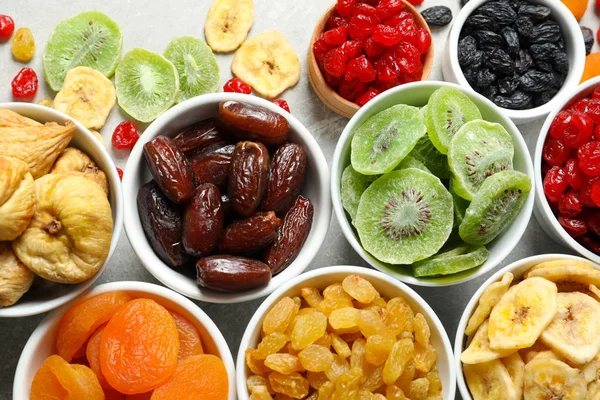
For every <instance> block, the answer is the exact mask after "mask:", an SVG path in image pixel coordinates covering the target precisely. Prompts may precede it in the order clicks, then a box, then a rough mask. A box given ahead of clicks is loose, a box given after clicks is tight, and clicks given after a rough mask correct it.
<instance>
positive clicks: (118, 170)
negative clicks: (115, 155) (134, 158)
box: [117, 167, 123, 180]
mask: <svg viewBox="0 0 600 400" xmlns="http://www.w3.org/2000/svg"><path fill="white" fill-rule="evenodd" d="M117 174H119V179H120V180H123V170H122V169H121V168H119V167H117Z"/></svg>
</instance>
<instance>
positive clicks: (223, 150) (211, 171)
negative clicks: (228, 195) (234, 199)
mask: <svg viewBox="0 0 600 400" xmlns="http://www.w3.org/2000/svg"><path fill="white" fill-rule="evenodd" d="M234 149H235V145H233V144H226V143H223V142H219V143H215V144H212V145H210V146H208V147H206V148H204V149H203V150H201V151H199V152H197V153H195V154H193V155H192V156H191V157H189V161H190V165H191V167H192V170H193V171H194V176H195V179H196V185H200V184H202V183H212V184H213V185H215V186H217V187H218V188H219V189H221V190H225V189H227V178H228V177H229V168H230V166H231V157H232V155H233V150H234Z"/></svg>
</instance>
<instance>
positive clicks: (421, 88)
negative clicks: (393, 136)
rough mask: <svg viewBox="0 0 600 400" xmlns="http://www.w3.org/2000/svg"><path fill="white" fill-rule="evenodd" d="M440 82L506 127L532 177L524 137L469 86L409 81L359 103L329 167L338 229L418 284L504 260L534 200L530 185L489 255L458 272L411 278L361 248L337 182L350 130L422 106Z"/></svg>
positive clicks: (517, 161)
mask: <svg viewBox="0 0 600 400" xmlns="http://www.w3.org/2000/svg"><path fill="white" fill-rule="evenodd" d="M442 86H451V87H455V88H457V89H459V90H461V91H463V92H464V93H465V94H467V95H468V96H469V97H470V98H471V100H473V102H474V103H475V104H476V105H477V107H479V109H480V111H481V114H482V117H483V118H484V119H486V120H488V121H490V122H497V123H499V124H501V125H502V126H504V128H506V130H507V131H508V133H509V134H510V135H511V136H512V138H513V142H514V146H515V155H514V159H513V163H514V169H515V170H517V171H521V172H523V173H525V174H526V175H527V176H529V177H530V178H531V179H532V180H533V166H532V163H531V158H530V156H529V151H528V150H527V145H526V144H525V141H524V140H523V137H522V136H521V134H520V132H519V130H518V129H517V127H516V126H515V125H514V124H513V123H512V122H511V121H510V119H508V118H507V117H505V116H504V115H503V114H502V113H501V112H500V111H499V110H498V108H497V107H496V106H494V105H493V104H492V103H491V102H490V101H489V100H487V99H485V98H484V97H483V96H481V95H478V94H477V93H475V92H473V91H472V90H468V89H464V88H460V87H458V86H457V85H454V84H450V83H444V82H417V83H411V84H407V85H404V86H401V87H398V88H395V89H391V90H390V91H388V92H385V93H384V94H382V95H380V96H378V97H376V98H375V99H374V100H373V101H371V102H370V103H369V104H368V105H367V106H366V107H363V109H361V110H360V112H359V113H357V114H356V115H355V116H354V117H353V118H352V120H350V123H348V125H347V126H346V128H345V129H344V132H343V133H342V136H341V138H340V140H339V142H338V145H337V147H336V150H335V155H334V161H333V167H332V169H333V171H332V179H333V180H332V182H333V183H332V194H333V199H334V200H333V204H334V208H335V212H336V215H337V217H338V221H339V222H340V225H341V226H342V231H343V232H344V235H345V236H346V239H348V241H349V242H350V244H351V245H352V247H353V248H354V249H355V250H356V251H357V252H358V254H359V255H360V256H361V257H362V258H363V259H365V260H366V261H367V262H368V263H369V264H371V265H372V266H373V267H375V268H377V269H379V270H381V271H383V272H385V273H387V274H389V275H391V276H393V277H395V278H397V279H400V280H401V281H404V282H407V283H411V284H417V285H422V286H444V285H453V284H457V283H461V282H465V281H467V280H470V279H473V278H475V277H477V276H480V275H482V274H484V273H486V272H487V271H489V270H491V269H492V268H494V267H495V266H497V265H498V264H499V263H500V262H502V260H504V258H506V256H508V254H509V253H510V252H511V250H512V249H513V248H514V247H515V246H516V245H517V243H518V242H519V240H520V238H521V236H522V235H523V233H524V232H525V229H526V228H527V224H528V222H529V219H530V217H531V212H532V209H533V203H534V193H533V192H534V188H533V187H532V192H531V193H530V194H529V196H528V198H527V201H526V202H525V205H524V206H523V208H522V209H521V210H520V211H519V214H518V215H517V216H516V217H515V219H514V221H513V223H512V224H511V225H509V226H508V227H507V228H506V229H505V230H504V231H503V232H502V233H501V234H500V235H499V236H498V237H497V238H496V239H495V240H494V241H493V242H491V243H490V244H488V245H487V246H486V247H487V248H488V249H489V251H490V257H489V258H488V260H487V261H486V262H485V263H484V264H483V265H482V266H480V267H478V268H475V269H472V270H468V271H464V272H461V273H458V274H454V275H448V276H442V277H438V278H415V277H414V276H413V275H412V268H411V267H410V266H398V265H390V264H386V263H383V262H381V261H379V260H377V259H376V258H375V257H373V256H372V255H370V254H369V253H368V252H366V251H365V250H364V249H363V248H362V246H361V244H360V241H359V238H358V235H357V233H356V231H355V229H354V227H353V225H352V223H351V222H350V216H349V215H348V214H347V213H346V212H345V210H344V208H343V206H342V202H341V200H340V198H341V197H340V182H341V177H342V173H343V171H344V169H345V168H346V167H347V166H348V165H350V151H351V144H352V136H353V134H354V132H355V131H356V130H357V129H358V128H359V127H360V126H361V125H362V124H363V123H364V122H365V121H366V120H367V119H368V118H369V117H371V116H373V115H375V114H377V113H379V112H381V111H383V110H385V109H387V108H389V107H391V106H393V105H396V104H408V105H411V106H416V107H421V106H424V105H425V104H427V102H428V100H429V97H430V96H431V94H432V93H433V92H434V91H435V90H437V89H438V88H440V87H442Z"/></svg>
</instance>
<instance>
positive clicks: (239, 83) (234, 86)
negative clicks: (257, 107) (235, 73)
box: [223, 78, 252, 94]
mask: <svg viewBox="0 0 600 400" xmlns="http://www.w3.org/2000/svg"><path fill="white" fill-rule="evenodd" d="M223 91H224V92H231V93H244V94H250V93H252V88H251V87H250V86H249V85H248V84H247V83H246V82H244V81H243V80H241V79H240V78H231V79H230V80H228V81H227V82H225V84H224V85H223Z"/></svg>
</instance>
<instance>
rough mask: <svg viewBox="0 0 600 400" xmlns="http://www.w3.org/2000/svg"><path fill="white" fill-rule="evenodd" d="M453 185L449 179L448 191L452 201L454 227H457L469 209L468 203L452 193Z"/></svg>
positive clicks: (452, 181)
mask: <svg viewBox="0 0 600 400" xmlns="http://www.w3.org/2000/svg"><path fill="white" fill-rule="evenodd" d="M454 185H455V184H454V180H453V179H450V187H449V188H448V190H449V191H450V194H451V195H452V199H453V200H454V227H458V226H460V224H461V223H462V221H463V219H464V218H465V212H466V211H467V208H468V207H469V202H468V201H467V200H465V199H463V198H462V197H460V196H459V195H457V194H456V192H455V191H454Z"/></svg>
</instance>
